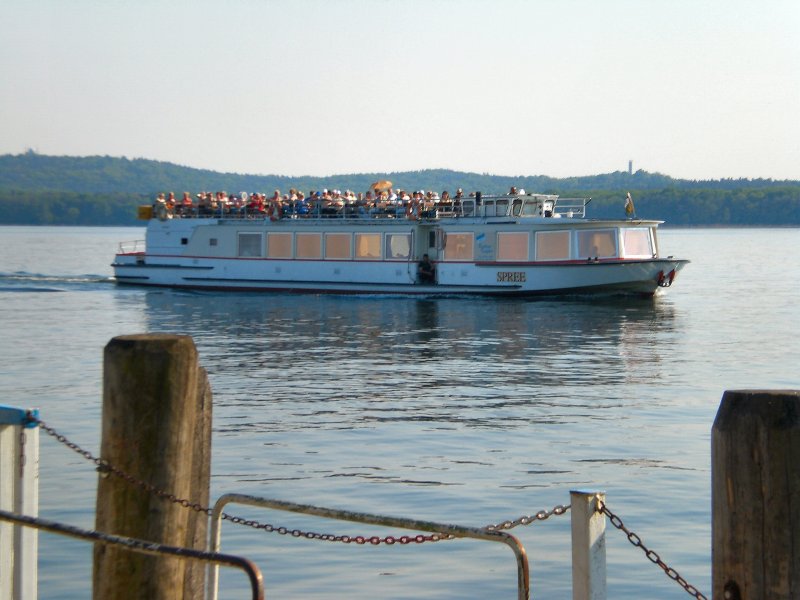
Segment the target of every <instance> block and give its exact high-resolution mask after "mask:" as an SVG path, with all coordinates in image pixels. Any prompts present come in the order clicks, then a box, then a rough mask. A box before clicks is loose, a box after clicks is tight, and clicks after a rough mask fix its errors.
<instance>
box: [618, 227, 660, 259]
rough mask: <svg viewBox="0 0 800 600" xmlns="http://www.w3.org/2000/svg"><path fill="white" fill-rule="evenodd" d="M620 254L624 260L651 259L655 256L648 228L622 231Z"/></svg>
mask: <svg viewBox="0 0 800 600" xmlns="http://www.w3.org/2000/svg"><path fill="white" fill-rule="evenodd" d="M622 248H623V251H622V254H623V256H625V257H626V258H652V257H653V256H654V255H655V251H654V250H653V241H652V238H651V237H650V228H649V227H635V228H630V229H628V228H626V229H623V230H622Z"/></svg>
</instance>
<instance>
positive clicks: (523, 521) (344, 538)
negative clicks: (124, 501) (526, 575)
mask: <svg viewBox="0 0 800 600" xmlns="http://www.w3.org/2000/svg"><path fill="white" fill-rule="evenodd" d="M28 420H29V422H31V423H36V424H38V425H39V427H40V428H41V429H42V430H43V431H44V432H45V433H47V434H48V435H50V436H52V437H53V438H55V439H56V440H57V441H58V442H60V443H62V444H64V445H65V446H66V447H67V448H69V449H70V450H72V451H73V452H76V453H77V454H80V455H81V456H82V457H84V458H85V459H86V460H88V461H89V462H92V463H94V464H95V465H96V467H97V471H98V472H99V473H100V474H101V475H102V476H107V475H108V474H112V475H116V476H117V477H119V478H121V479H123V480H124V481H127V482H128V483H130V484H131V485H133V486H134V487H138V488H140V489H143V490H145V491H146V492H148V493H150V494H153V495H155V496H157V497H159V498H162V499H164V500H169V501H170V502H174V503H175V504H180V505H181V506H183V507H184V508H191V509H192V510H194V511H197V512H202V513H205V514H206V515H208V516H209V517H210V516H212V515H213V509H212V508H209V507H206V506H203V505H201V504H200V503H199V502H190V501H189V500H187V499H185V498H178V497H177V496H176V495H175V494H171V493H169V492H165V491H164V490H161V489H159V488H157V487H156V486H154V485H153V484H151V483H148V482H146V481H142V480H140V479H137V478H136V477H133V476H132V475H130V474H128V473H125V472H124V471H122V470H121V469H118V468H117V467H114V466H113V465H111V464H109V463H108V461H106V460H103V459H102V458H98V457H96V456H94V455H93V454H92V453H91V452H89V451H88V450H84V449H83V448H81V447H80V446H78V445H77V444H76V443H74V442H72V441H70V440H68V439H67V438H66V437H65V436H63V435H61V434H60V433H58V432H57V431H56V430H55V429H53V428H52V427H50V426H49V425H47V424H46V423H45V422H44V421H42V420H41V419H38V418H36V417H34V416H33V415H32V414H29V416H28ZM567 510H569V506H561V505H559V506H556V507H555V508H553V509H552V510H550V511H545V510H540V511H539V512H538V513H536V514H535V515H531V516H523V517H520V518H518V519H516V520H514V521H503V522H502V523H499V524H497V525H487V526H486V527H484V529H486V530H487V531H501V530H504V529H511V528H513V527H516V526H517V525H530V524H531V523H534V522H536V521H544V520H545V519H548V518H549V517H550V516H552V515H562V514H564V513H565V512H567ZM220 517H221V518H222V519H223V520H225V521H229V522H230V523H233V524H236V525H244V526H246V527H252V528H254V529H262V530H264V531H266V532H272V533H277V534H280V535H290V536H292V537H295V538H305V539H309V540H321V541H324V542H341V543H343V544H359V545H364V544H371V545H373V546H378V545H380V544H384V545H387V546H392V545H394V544H401V545H405V544H411V543H415V544H423V543H425V542H439V541H442V540H452V539H455V538H456V536H454V535H452V534H449V533H434V534H431V535H423V534H418V535H415V536H409V535H403V536H398V537H395V536H391V535H389V536H386V537H379V536H371V537H366V536H362V535H357V536H350V535H333V534H329V533H315V532H313V531H302V530H300V529H289V528H287V527H276V526H275V525H271V524H269V523H262V522H260V521H257V520H255V519H244V518H242V517H237V516H234V515H230V514H228V513H226V512H223V513H221V514H220Z"/></svg>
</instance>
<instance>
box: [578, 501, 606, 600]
mask: <svg viewBox="0 0 800 600" xmlns="http://www.w3.org/2000/svg"><path fill="white" fill-rule="evenodd" d="M598 500H600V501H602V502H605V501H606V495H605V493H603V492H587V491H578V490H573V491H571V492H570V512H571V513H572V600H606V518H605V515H603V514H602V513H600V512H598V511H597V503H598Z"/></svg>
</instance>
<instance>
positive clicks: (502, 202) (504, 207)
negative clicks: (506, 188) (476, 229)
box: [495, 198, 508, 217]
mask: <svg viewBox="0 0 800 600" xmlns="http://www.w3.org/2000/svg"><path fill="white" fill-rule="evenodd" d="M496 204H497V207H496V208H495V210H496V212H497V216H498V217H505V216H506V215H507V214H508V198H501V199H498V200H497V202H496Z"/></svg>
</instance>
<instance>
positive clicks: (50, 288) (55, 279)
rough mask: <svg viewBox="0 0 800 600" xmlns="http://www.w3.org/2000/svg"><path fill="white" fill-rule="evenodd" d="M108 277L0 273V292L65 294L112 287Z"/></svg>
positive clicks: (110, 278)
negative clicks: (78, 290) (76, 289)
mask: <svg viewBox="0 0 800 600" xmlns="http://www.w3.org/2000/svg"><path fill="white" fill-rule="evenodd" d="M113 283H114V278H113V277H111V276H106V275H92V274H87V275H48V274H42V273H26V272H22V271H18V272H15V273H0V292H64V291H67V290H74V289H75V288H90V287H97V286H102V287H105V286H107V285H112V284H113Z"/></svg>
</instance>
